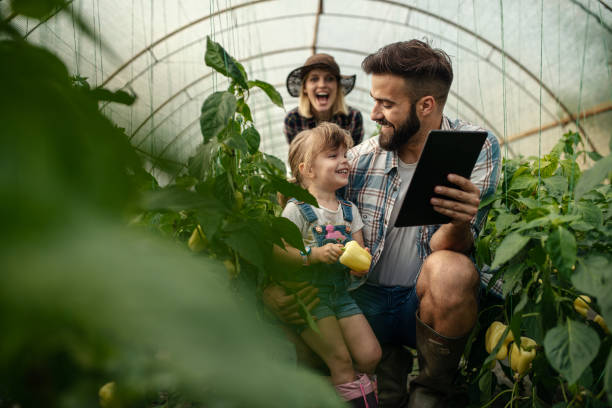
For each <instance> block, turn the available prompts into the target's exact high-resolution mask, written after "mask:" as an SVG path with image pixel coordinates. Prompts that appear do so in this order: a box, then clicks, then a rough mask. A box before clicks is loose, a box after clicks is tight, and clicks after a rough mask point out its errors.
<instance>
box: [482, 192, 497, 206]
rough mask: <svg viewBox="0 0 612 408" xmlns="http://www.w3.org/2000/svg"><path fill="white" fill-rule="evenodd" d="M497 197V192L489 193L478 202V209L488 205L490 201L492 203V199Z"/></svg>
mask: <svg viewBox="0 0 612 408" xmlns="http://www.w3.org/2000/svg"><path fill="white" fill-rule="evenodd" d="M498 198H499V196H498V195H497V194H491V195H489V196H488V197H486V198H485V199H484V200H482V201H481V202H480V205H479V206H478V209H481V208H484V207H486V206H488V205H490V204H491V203H493V201H495V200H497V199H498Z"/></svg>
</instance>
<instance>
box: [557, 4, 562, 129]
mask: <svg viewBox="0 0 612 408" xmlns="http://www.w3.org/2000/svg"><path fill="white" fill-rule="evenodd" d="M557 25H558V30H557V95H561V2H560V1H558V2H557ZM558 103H559V102H557V104H558ZM562 136H563V126H559V138H561V137H562Z"/></svg>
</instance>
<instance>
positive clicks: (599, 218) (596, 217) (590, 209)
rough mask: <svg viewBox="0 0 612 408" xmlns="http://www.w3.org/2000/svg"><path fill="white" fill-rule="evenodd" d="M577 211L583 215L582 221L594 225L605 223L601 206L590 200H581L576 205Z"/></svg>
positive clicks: (598, 225)
mask: <svg viewBox="0 0 612 408" xmlns="http://www.w3.org/2000/svg"><path fill="white" fill-rule="evenodd" d="M576 212H577V213H578V214H581V215H582V221H584V222H587V223H589V224H590V225H592V226H593V227H600V226H602V225H603V213H602V212H601V208H599V207H598V206H596V205H595V204H592V203H588V202H580V203H578V204H577V205H576Z"/></svg>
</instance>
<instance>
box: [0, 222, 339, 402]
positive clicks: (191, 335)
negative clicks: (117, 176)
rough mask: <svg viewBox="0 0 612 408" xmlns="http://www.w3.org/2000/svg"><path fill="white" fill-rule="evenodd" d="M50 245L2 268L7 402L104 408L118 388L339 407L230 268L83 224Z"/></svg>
mask: <svg viewBox="0 0 612 408" xmlns="http://www.w3.org/2000/svg"><path fill="white" fill-rule="evenodd" d="M88 218H89V219H90V220H91V219H92V217H88ZM41 239H42V241H41V242H32V243H23V244H21V245H17V246H14V247H9V248H4V251H3V252H1V254H2V255H1V257H0V269H1V270H2V271H3V284H2V285H1V287H0V327H3V335H2V336H1V337H0V366H2V367H11V370H1V373H0V384H5V385H7V386H8V389H7V390H1V389H0V392H5V393H7V392H8V393H9V395H8V396H9V397H11V398H13V399H14V400H16V401H19V402H20V403H22V404H23V405H24V406H46V407H53V406H60V403H59V402H60V400H61V399H63V398H66V397H67V396H71V397H72V398H75V396H81V397H82V398H81V399H79V401H81V403H82V404H83V405H81V406H94V403H95V400H96V398H97V389H98V388H99V387H100V386H101V385H102V384H104V383H105V382H107V381H110V380H114V381H116V382H117V384H118V385H123V386H124V387H126V388H128V389H130V390H132V392H131V394H129V395H130V396H131V398H132V399H134V400H135V401H136V400H140V399H141V398H142V395H144V393H145V392H146V391H147V390H149V391H150V390H153V391H155V390H168V389H179V390H181V391H182V392H183V393H184V394H185V395H189V396H190V397H192V398H194V399H195V400H196V401H201V402H206V401H226V402H231V403H233V404H235V405H234V406H251V407H287V406H293V407H302V406H303V407H306V406H317V407H333V406H341V405H339V400H338V399H337V397H336V395H335V393H334V391H333V388H332V387H331V385H330V384H329V383H328V382H326V381H325V380H324V379H323V378H322V377H319V376H316V375H314V374H311V373H308V372H306V371H304V370H301V369H298V368H297V367H295V365H294V364H292V363H291V362H290V359H289V358H287V355H290V354H291V353H292V350H291V349H290V348H289V347H290V346H289V343H287V342H286V341H284V340H283V338H282V336H278V337H277V336H274V335H272V334H271V333H270V328H269V327H267V326H265V325H264V324H263V323H261V322H258V321H257V320H255V319H253V318H252V312H251V311H250V310H249V309H247V308H246V307H244V305H240V304H238V303H237V297H236V296H235V295H234V294H232V293H231V291H230V290H229V288H228V284H227V279H226V278H225V275H224V273H225V271H224V268H223V266H222V264H221V263H219V262H216V261H212V260H208V259H206V258H202V257H197V258H196V257H190V256H188V254H187V253H186V252H183V251H181V250H177V249H175V248H172V247H170V246H168V244H167V243H165V242H161V241H157V240H155V239H154V238H152V237H150V236H148V235H140V234H136V233H134V232H132V231H127V230H125V229H124V228H120V227H115V226H112V225H105V224H104V223H98V222H96V221H93V222H92V221H86V220H85V219H83V220H79V221H78V222H76V223H74V224H70V225H69V226H68V227H67V228H65V229H63V230H61V231H58V232H57V233H56V234H54V235H53V236H46V237H41ZM279 356H280V357H279ZM66 367H67V368H66ZM16 374H17V375H16ZM32 378H34V379H36V381H33V382H27V381H26V382H24V381H23V380H24V379H32ZM83 389H85V390H88V392H87V393H82V391H83ZM54 397H55V398H54Z"/></svg>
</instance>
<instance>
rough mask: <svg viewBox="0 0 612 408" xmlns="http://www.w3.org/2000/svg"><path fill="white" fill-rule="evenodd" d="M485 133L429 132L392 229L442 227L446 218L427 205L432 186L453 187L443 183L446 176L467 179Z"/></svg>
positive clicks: (432, 189) (434, 195)
mask: <svg viewBox="0 0 612 408" xmlns="http://www.w3.org/2000/svg"><path fill="white" fill-rule="evenodd" d="M486 138H487V132H479V131H445V130H432V131H431V132H430V133H429V136H428V138H427V141H426V142H425V147H424V148H423V152H422V153H421V157H420V158H419V162H418V164H417V167H416V169H415V170H414V176H413V177H412V181H411V182H410V186H408V191H407V192H406V197H405V198H404V202H403V203H402V208H401V209H400V212H399V214H398V216H397V220H396V221H395V226H396V227H408V226H415V225H431V224H446V223H448V222H450V218H449V217H447V216H446V215H442V214H440V213H438V212H436V211H435V210H434V209H433V206H432V205H431V202H430V200H431V198H432V197H441V198H445V199H448V198H447V197H442V196H439V195H438V194H435V193H434V187H435V186H441V185H444V186H448V187H452V188H457V186H456V185H454V184H452V183H450V182H449V181H448V180H447V176H448V174H450V173H454V174H458V175H460V176H463V177H465V178H470V175H471V174H472V170H473V169H474V165H475V164H476V159H478V155H479V154H480V151H481V149H482V145H483V143H484V141H485V139H486Z"/></svg>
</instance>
